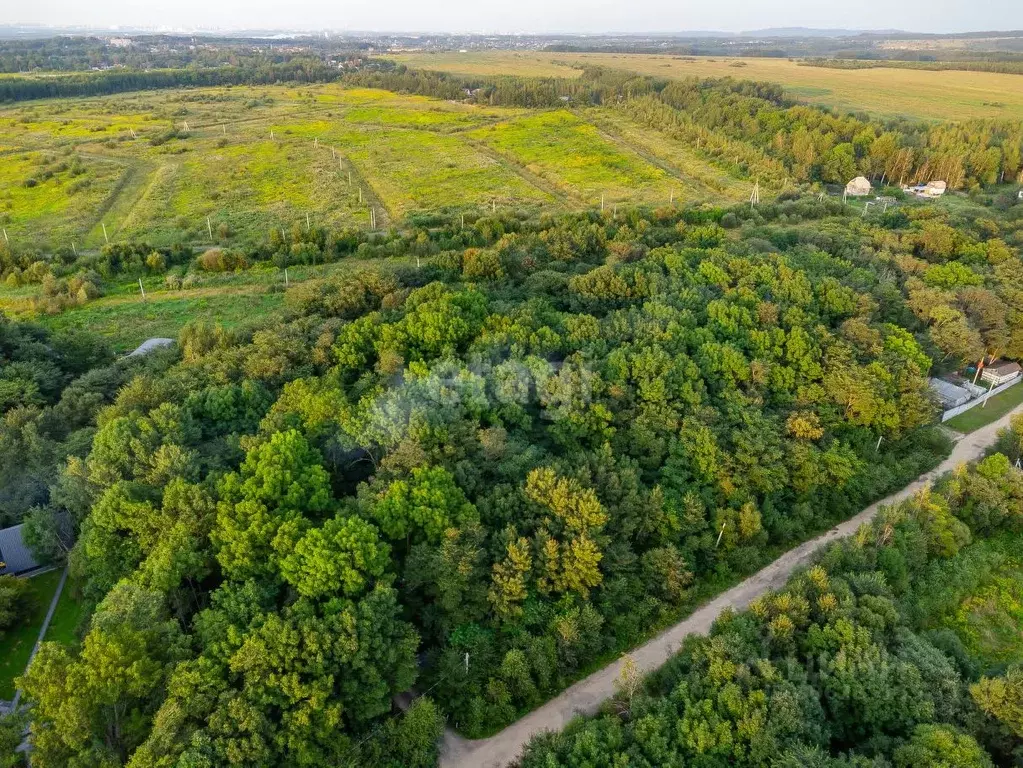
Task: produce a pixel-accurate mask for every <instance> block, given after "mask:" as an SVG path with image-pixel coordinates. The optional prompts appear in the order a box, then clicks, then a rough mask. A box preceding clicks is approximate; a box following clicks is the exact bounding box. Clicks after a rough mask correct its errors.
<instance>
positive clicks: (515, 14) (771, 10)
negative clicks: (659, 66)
mask: <svg viewBox="0 0 1023 768" xmlns="http://www.w3.org/2000/svg"><path fill="white" fill-rule="evenodd" d="M17 22H25V23H46V24H53V25H59V26H63V25H82V24H84V25H96V26H114V25H127V26H134V25H145V26H155V27H159V26H169V27H186V28H187V27H221V28H229V29H239V28H249V29H252V28H274V27H278V28H279V27H287V28H289V29H326V28H332V29H351V30H381V31H426V32H434V31H473V32H477V31H486V32H584V33H585V32H611V31H614V32H677V31H684V30H707V29H712V30H724V31H735V32H737V31H741V30H747V29H758V28H762V27H787V26H804V27H829V28H831V27H842V28H856V29H882V28H896V29H908V30H913V31H920V32H955V31H973V30H989V29H1020V28H1023V2H1021V0H972V1H971V2H966V1H965V0H898V2H892V1H891V0H857V2H834V1H832V2H828V0H774V1H773V2H764V0H170V2H160V1H159V0H156V1H155V2H154V1H153V0H36V1H35V2H17V0H0V23H17Z"/></svg>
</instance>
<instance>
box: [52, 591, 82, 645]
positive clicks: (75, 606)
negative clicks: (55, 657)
mask: <svg viewBox="0 0 1023 768" xmlns="http://www.w3.org/2000/svg"><path fill="white" fill-rule="evenodd" d="M82 612H83V606H82V604H81V603H80V602H78V600H76V599H75V586H74V584H73V583H72V581H71V579H70V578H69V579H68V581H67V583H66V584H65V585H64V591H63V592H61V593H60V599H59V600H58V601H57V610H55V611H54V612H53V618H52V619H50V626H49V628H48V629H47V630H46V639H47V640H54V641H56V642H58V643H64V644H65V645H71V644H73V643H76V642H78V638H77V637H75V629H76V628H77V627H78V622H79V621H80V620H81V618H82Z"/></svg>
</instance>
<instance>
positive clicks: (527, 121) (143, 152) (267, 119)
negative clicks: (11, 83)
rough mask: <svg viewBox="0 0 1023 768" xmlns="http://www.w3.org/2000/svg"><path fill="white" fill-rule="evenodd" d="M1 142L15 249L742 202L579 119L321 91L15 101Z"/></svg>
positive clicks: (679, 162) (686, 160)
mask: <svg viewBox="0 0 1023 768" xmlns="http://www.w3.org/2000/svg"><path fill="white" fill-rule="evenodd" d="M564 70H565V71H566V72H571V71H573V70H571V69H568V68H564ZM0 132H2V136H3V138H2V140H0V160H2V161H3V162H0V224H2V226H3V227H4V228H5V229H6V230H7V233H8V236H9V237H10V239H11V242H12V243H14V244H15V246H16V247H34V248H42V249H52V248H56V247H60V246H63V247H67V248H70V247H71V246H72V244H74V246H75V247H76V248H78V249H86V250H88V249H95V248H99V247H100V246H102V245H103V244H104V243H105V242H107V241H108V239H109V241H110V242H118V241H122V242H123V241H128V240H137V239H145V240H146V241H147V242H149V243H151V244H153V245H156V246H160V245H170V244H172V243H174V242H178V241H186V242H193V243H197V244H198V243H203V242H208V241H209V239H210V235H209V231H210V228H212V229H213V231H214V234H215V236H216V238H217V239H218V241H219V240H220V239H222V238H223V239H225V242H227V243H228V244H246V243H252V242H256V241H258V240H261V239H262V238H263V237H265V235H266V232H267V231H268V230H269V229H270V228H271V227H290V226H291V225H292V224H293V223H294V222H296V221H304V220H305V217H306V216H307V215H308V216H309V217H310V219H311V220H313V221H315V222H316V223H318V224H323V225H327V226H331V227H344V226H356V227H367V226H369V222H370V215H369V208H370V206H372V207H374V208H375V209H376V220H377V225H378V227H380V226H388V225H391V224H397V223H400V222H401V221H402V220H403V219H404V217H406V216H408V215H409V214H410V213H413V212H417V211H422V210H436V209H439V208H450V209H461V210H480V209H484V208H489V207H491V206H493V205H495V204H496V205H507V206H515V207H527V208H528V207H536V208H538V207H543V208H545V209H550V208H554V209H577V208H580V207H584V206H590V205H595V204H598V203H599V200H600V196H601V195H602V194H603V195H605V196H606V198H607V200H609V201H631V202H660V201H662V200H666V199H667V198H668V196H669V195H670V193H671V189H672V188H673V187H675V188H679V189H680V190H684V189H688V188H691V190H692V192H693V194H694V195H695V194H697V193H698V194H699V196H701V197H702V198H704V199H709V200H712V201H713V200H732V199H739V198H741V197H742V195H739V194H738V193H737V189H736V187H737V183H738V181H739V180H738V179H734V178H731V177H730V176H729V173H728V172H726V171H725V170H723V169H721V168H719V167H717V166H715V165H714V164H713V163H712V162H711V161H709V160H707V159H704V158H702V157H700V156H698V155H696V154H695V153H694V152H692V151H691V148H687V147H685V146H683V145H681V144H680V142H678V141H672V140H670V139H668V138H666V137H660V138H656V137H654V138H648V137H645V135H644V132H643V131H637V130H635V126H633V130H627V129H626V127H624V126H623V127H622V130H621V131H620V132H619V133H617V134H616V135H615V136H614V137H609V136H607V135H606V134H605V131H604V130H603V129H602V128H598V127H597V126H596V125H595V124H594V123H593V122H592V121H591V120H590V118H589V117H587V116H586V115H583V114H581V113H570V112H566V111H558V112H535V111H529V110H523V109H510V108H508V109H506V108H491V107H483V106H474V105H468V104H462V103H458V102H449V101H443V100H438V99H429V98H425V97H422V96H409V95H399V94H395V93H390V92H387V91H377V90H370V89H344V88H342V87H340V86H338V85H334V84H330V85H313V86H307V87H303V88H292V87H285V86H268V87H234V88H207V89H181V90H172V91H163V92H141V93H127V94H119V95H116V96H109V97H95V98H87V99H73V100H70V99H68V100H61V99H57V100H45V101H38V102H27V103H24V104H18V105H12V106H7V107H3V108H0ZM360 192H361V195H360ZM746 194H748V191H747V192H746ZM680 197H681V198H685V197H686V194H685V192H684V191H680ZM207 219H208V222H207Z"/></svg>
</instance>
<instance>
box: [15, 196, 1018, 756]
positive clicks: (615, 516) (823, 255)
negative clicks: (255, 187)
mask: <svg viewBox="0 0 1023 768" xmlns="http://www.w3.org/2000/svg"><path fill="white" fill-rule="evenodd" d="M978 226H979V227H981V229H982V230H983V233H982V231H981V230H977V231H976V232H975V233H969V232H967V231H966V230H963V231H962V232H960V231H959V230H951V227H948V225H947V224H942V223H939V222H934V221H931V220H929V218H928V217H927V216H926V215H924V217H923V220H922V221H913V222H910V221H909V219H908V217H907V216H906V214H904V213H899V214H897V215H894V216H893V217H892V218H891V219H886V220H885V221H877V222H871V221H870V220H864V219H862V218H860V217H854V216H850V215H848V209H843V208H842V207H841V206H840V205H839V204H837V203H833V202H819V201H817V200H816V199H815V198H814V199H810V200H806V199H797V200H790V201H786V202H781V203H777V204H771V205H763V206H761V207H760V208H758V209H756V210H754V211H750V209H749V208H748V207H740V208H736V209H734V210H718V209H687V210H680V209H665V210H659V211H646V212H644V211H640V210H632V211H628V212H624V213H619V215H618V216H617V217H612V216H611V215H610V213H608V214H607V215H601V214H599V213H596V212H594V213H589V214H580V215H572V216H565V217H560V218H550V219H544V220H517V219H515V218H513V217H500V216H498V217H494V218H484V219H479V220H477V221H475V222H473V223H472V225H471V226H467V227H466V228H465V229H464V230H455V228H454V227H452V228H451V229H450V230H448V231H447V233H446V234H443V233H444V231H445V230H443V228H442V229H440V230H438V233H440V234H436V237H437V238H438V240H437V242H435V243H433V246H434V247H435V248H436V249H437V250H436V251H435V252H433V253H432V254H431V252H430V248H429V247H428V245H430V243H431V241H430V240H429V239H428V238H427V239H426V240H425V242H423V241H419V240H418V239H417V240H416V241H413V243H407V242H406V244H405V245H401V243H402V242H404V241H401V240H393V241H385V242H382V243H380V244H378V245H376V246H374V245H372V244H370V243H364V244H363V245H365V246H367V248H363V247H362V246H359V247H358V248H357V249H356V251H357V252H360V251H361V253H362V254H363V255H366V253H367V250H371V249H372V248H374V247H379V248H382V249H387V248H389V247H390V248H401V247H406V248H411V247H413V245H415V244H416V243H418V244H419V245H418V247H420V248H422V249H423V250H422V251H421V253H423V254H424V255H426V256H427V259H426V261H425V263H423V265H422V266H421V267H420V268H416V267H415V266H411V265H410V266H408V267H401V268H397V269H390V270H374V271H369V270H367V271H365V272H363V273H361V274H358V275H355V276H353V277H351V278H346V279H344V280H337V281H327V282H321V283H314V284H309V285H304V286H296V287H295V288H292V289H291V290H290V292H289V293H288V296H287V300H288V304H289V306H290V307H291V314H290V319H289V320H288V321H287V322H285V323H283V324H281V325H279V326H275V327H268V328H264V329H262V330H259V331H257V332H255V333H251V334H246V335H244V336H240V337H237V336H233V335H231V334H228V333H226V332H224V331H222V330H220V329H218V328H215V327H210V326H205V325H193V326H191V327H188V328H186V330H185V331H184V332H183V333H182V335H181V338H180V339H179V343H178V345H177V347H176V348H175V349H171V350H167V351H164V352H160V353H157V354H154V355H152V356H149V357H146V358H143V359H128V360H124V361H119V362H117V363H115V364H113V365H112V366H104V360H103V359H102V357H101V356H100V352H99V351H97V352H96V353H94V356H93V358H88V363H87V365H91V366H92V369H91V370H90V371H88V372H87V373H85V374H84V375H82V376H79V377H78V378H77V379H74V378H73V374H74V373H78V372H79V371H80V370H81V368H82V367H83V366H85V365H86V363H76V364H77V365H78V368H72V367H71V366H70V364H68V363H66V362H61V361H62V360H63V359H64V358H63V357H59V356H58V357H57V358H55V359H56V362H54V363H53V364H54V365H57V366H60V365H64V366H65V368H66V370H67V371H68V372H69V373H68V379H69V380H70V383H69V384H68V385H67V386H66V387H65V388H64V390H63V392H62V393H60V394H59V395H58V394H57V393H52V392H51V393H48V394H47V395H46V396H45V397H44V396H42V395H35V394H34V393H32V392H31V388H30V387H29V386H28V385H26V384H24V383H22V380H30V379H31V375H30V373H28V372H26V374H25V375H24V376H18V377H16V378H17V379H18V384H17V385H16V386H14V387H12V391H13V392H14V393H15V394H14V395H13V396H12V397H11V398H9V400H8V402H7V404H6V406H5V408H6V413H5V415H4V432H3V438H2V440H0V443H2V444H4V445H7V446H10V448H9V451H8V452H7V453H6V454H5V456H4V459H3V460H4V462H5V466H6V467H7V471H11V468H12V467H14V466H23V465H24V464H23V461H24V459H23V457H24V456H25V455H28V454H26V450H25V448H24V447H23V446H26V445H29V446H34V447H35V446H38V447H39V449H38V450H37V452H36V453H35V454H32V455H33V456H34V461H37V462H38V463H37V465H36V466H35V467H34V470H36V475H37V476H39V477H43V476H45V475H46V474H47V473H50V474H52V475H53V476H55V478H56V479H55V480H54V482H52V483H51V484H50V485H51V487H50V488H49V489H48V491H39V485H38V484H36V485H34V486H31V487H26V488H25V490H24V492H23V493H21V494H19V495H18V496H17V498H14V499H11V500H9V501H8V502H7V503H8V505H9V506H8V511H7V514H8V515H9V516H11V517H17V516H19V515H27V519H28V520H29V522H30V530H31V540H32V541H33V542H35V543H36V545H37V547H39V548H40V549H41V550H48V551H49V552H50V553H51V554H52V555H54V556H58V555H59V553H60V552H61V551H62V549H63V548H65V547H66V543H67V542H68V541H70V540H71V538H72V537H74V536H75V535H76V534H77V543H76V544H75V545H74V547H73V549H72V551H71V555H70V559H71V564H72V571H73V574H74V576H75V580H76V583H78V584H80V589H81V597H82V599H83V600H84V601H85V602H86V604H87V605H88V606H90V610H91V619H90V620H89V622H88V624H87V625H86V626H83V627H82V631H83V633H84V634H83V636H82V644H81V646H80V647H79V648H74V649H69V648H66V647H63V646H59V645H49V644H48V645H44V648H43V650H42V652H41V655H40V657H39V659H38V660H37V661H36V662H35V663H34V664H33V666H32V668H31V671H30V673H29V674H28V676H27V678H26V679H25V680H24V681H23V685H24V689H25V692H26V696H27V698H28V699H29V700H30V701H32V702H34V709H33V710H32V713H33V714H32V717H33V718H34V725H33V732H34V734H35V735H34V744H35V752H34V755H33V763H34V764H36V765H40V766H63V765H67V764H69V763H73V762H79V763H81V764H83V765H84V764H105V765H121V764H124V765H133V766H142V765H219V764H224V763H225V762H232V761H233V762H236V763H240V764H245V765H268V766H269V765H280V764H289V765H323V764H341V765H347V764H352V765H356V764H358V765H366V764H374V765H376V764H394V765H415V764H430V763H431V761H432V760H433V750H434V746H433V745H434V740H435V738H436V735H437V733H438V728H439V724H440V718H441V717H442V716H443V717H446V718H447V721H448V723H449V724H450V725H452V726H454V727H456V728H457V729H459V730H460V731H462V732H463V733H465V734H467V735H471V736H478V735H483V734H485V733H487V732H489V731H492V730H494V729H496V728H498V727H500V726H501V725H503V724H505V723H507V722H509V721H511V720H512V719H514V718H515V717H516V716H517V715H518V714H519V713H520V712H522V711H525V710H528V709H530V708H532V707H534V706H535V705H536V704H537V703H539V702H540V701H542V700H543V699H544V698H545V697H547V696H550V695H551V694H553V693H555V692H557V691H558V690H560V689H561V688H563V687H564V686H565V685H566V684H568V683H570V682H571V681H572V680H573V679H575V678H576V677H577V676H579V675H580V674H582V673H583V672H585V671H586V670H587V669H589V668H590V667H591V666H592V665H594V664H597V663H599V662H600V661H601V660H602V659H605V658H607V657H608V656H609V655H611V654H615V653H618V652H620V651H621V650H624V649H625V648H627V647H629V646H631V645H632V644H634V643H636V642H637V641H639V640H641V639H642V638H644V637H646V636H647V635H649V633H650V632H651V630H652V629H654V628H656V627H658V626H661V625H663V624H666V623H668V622H670V621H672V620H673V619H674V618H676V617H677V616H678V615H680V614H681V613H683V612H685V611H686V610H688V609H690V608H691V607H692V605H693V604H694V603H695V602H697V601H699V600H700V599H702V598H703V597H705V596H706V595H707V594H709V593H711V592H713V591H716V590H717V589H720V588H721V587H722V586H723V585H726V584H728V583H730V582H731V581H733V580H734V579H736V578H737V577H739V576H740V575H742V574H746V573H749V572H751V571H752V570H754V569H755V568H757V567H758V566H760V565H762V564H764V563H766V562H767V561H768V560H770V559H771V557H772V556H773V554H774V553H776V552H777V551H779V550H780V549H782V548H786V547H788V546H789V545H791V544H792V543H794V542H798V541H800V540H803V539H805V538H806V537H808V536H809V535H811V534H812V533H814V532H815V531H818V530H821V529H823V528H825V527H827V526H828V525H831V524H832V523H833V522H834V521H836V520H840V519H843V518H846V517H849V516H850V515H852V514H853V513H855V512H856V511H858V510H859V509H860V508H861V507H862V506H864V505H865V504H866V503H867V502H868V501H870V500H872V499H874V498H877V497H879V496H882V495H884V494H885V493H887V492H889V491H891V490H893V489H895V488H898V487H901V486H902V485H904V484H905V483H906V482H907V481H908V480H910V479H912V478H914V477H916V476H917V475H918V474H920V473H921V472H922V471H924V470H926V469H927V468H929V467H930V466H933V465H934V464H935V463H937V461H938V460H939V459H940V458H941V457H943V456H944V455H945V453H946V452H947V450H948V444H947V439H946V438H945V437H944V436H943V435H941V434H940V433H939V432H937V431H935V430H934V429H933V428H932V427H931V426H930V425H931V423H932V419H933V414H934V406H933V404H932V403H931V400H930V398H929V395H928V391H927V387H926V379H925V377H926V374H927V372H928V370H929V369H930V368H931V367H932V364H933V363H932V361H933V360H937V361H939V362H940V361H941V360H942V359H943V358H945V357H948V356H950V355H954V356H958V355H959V354H960V352H961V353H963V354H964V355H965V356H966V357H969V356H972V355H973V354H974V353H975V352H976V351H978V349H983V348H985V345H986V344H994V343H1001V341H996V339H995V337H994V336H990V337H989V336H986V335H985V334H987V333H994V332H996V331H1001V332H1004V333H1005V334H1007V335H1006V336H1005V340H1006V341H1007V343H1008V342H1012V343H1017V342H1015V341H1013V340H1014V339H1015V338H1016V334H1015V328H1016V325H1015V324H1014V323H1013V324H1007V325H1004V326H1001V327H999V328H998V329H988V328H986V327H985V326H982V325H972V324H971V323H973V322H976V321H975V319H974V318H972V316H970V315H969V314H968V313H967V312H966V311H964V310H963V309H961V308H960V307H961V306H962V305H961V304H960V302H962V297H961V294H962V292H963V291H969V290H973V291H980V292H984V295H985V297H987V300H988V301H991V302H999V301H1002V300H1003V299H1001V298H1000V296H1002V295H1007V294H1006V292H1009V291H1011V290H1013V287H1012V278H1011V277H1010V274H1011V273H1010V274H1006V273H1005V272H1004V270H1003V271H1002V272H999V265H1000V264H1003V263H1004V262H1005V259H1004V258H1003V256H1004V252H1005V251H1006V250H1007V246H1006V245H1005V244H1004V243H1002V241H1000V240H998V239H997V238H995V237H994V236H993V235H994V234H995V233H994V232H993V231H992V230H990V229H983V226H984V225H978ZM995 226H996V228H997V227H998V225H995ZM1011 226H1012V225H1011V223H1010V224H1008V225H1007V228H1011ZM935 227H946V228H948V229H949V230H951V231H953V232H955V233H956V235H955V237H954V238H953V240H952V241H950V242H946V241H945V240H944V239H942V238H941V237H939V236H938V235H939V234H942V233H945V230H935V229H934V228H935ZM945 234H947V233H945ZM442 236H443V237H446V238H448V240H446V241H443V243H444V249H443V250H440V245H439V244H440V242H442V241H441V240H440V238H441V237H442ZM459 238H460V239H459ZM278 247H283V245H282V244H280V245H279V246H278ZM1011 261H1012V262H1013V263H1017V264H1018V259H1016V258H1015V257H1013V258H1012V259H1011ZM413 263H414V262H413ZM900 264H901V265H902V266H901V267H900V266H899V265H900ZM907 265H908V266H907ZM902 269H905V272H902V271H900V270H902ZM928 270H932V271H930V272H929V271H928ZM918 275H919V276H918ZM971 276H972V277H971ZM918 291H924V292H926V293H925V294H921V295H918ZM939 302H940V303H939ZM969 304H970V305H972V302H970V303H969ZM5 327H9V328H10V331H9V333H10V335H11V336H12V337H13V338H15V339H21V338H26V337H27V338H38V340H39V342H38V344H37V345H36V346H35V347H33V348H25V349H22V348H21V347H19V346H17V345H16V344H11V345H10V346H11V348H12V349H15V350H19V351H16V352H12V353H11V354H12V355H13V354H18V355H20V356H21V357H23V358H25V359H26V360H28V359H31V360H32V361H35V360H46V359H48V358H51V357H54V356H55V355H57V352H58V350H59V349H60V347H59V344H60V343H61V340H60V339H58V338H56V337H53V338H47V337H45V336H44V335H43V334H42V333H41V332H39V331H37V330H35V329H33V328H31V327H25V326H22V325H21V324H17V323H9V324H8V326H5ZM952 340H955V341H952ZM961 342H962V343H966V344H967V346H965V347H963V348H962V349H959V347H958V346H956V345H957V344H959V343H961ZM974 343H975V344H977V345H979V347H978V349H974V348H973V347H972V346H971V345H972V344H974ZM21 346H22V347H23V346H24V345H21ZM946 347H947V348H946ZM81 359H83V360H84V359H85V358H81ZM22 392H24V393H26V394H24V395H19V394H18V393H22ZM76 403H81V404H82V405H75V404H76ZM68 410H73V411H74V412H75V414H76V416H77V417H78V419H79V420H78V421H73V422H69V421H68V420H67V419H66V418H63V417H62V416H61V414H63V413H66V412H67V411H68ZM93 417H94V423H95V425H96V426H95V427H94V428H93V427H90V426H87V425H89V424H91V423H92V422H93ZM83 430H84V431H83ZM879 436H883V437H884V438H885V441H884V443H883V445H882V447H881V448H880V450H878V448H877V445H876V444H877V438H878V437H879ZM29 505H31V506H29ZM26 507H27V508H26ZM466 654H469V663H468V665H466V662H465V659H466ZM113 670H117V673H116V674H113V673H112V672H113ZM412 686H415V687H416V688H417V689H419V690H421V691H429V694H428V697H427V698H424V699H421V700H420V702H419V704H418V705H417V707H416V709H415V710H414V712H415V717H409V716H407V715H406V716H404V717H399V718H396V719H392V718H390V717H389V712H390V711H391V697H392V696H393V695H395V694H397V693H399V692H402V691H404V690H406V689H408V688H409V687H412ZM432 702H436V703H432ZM387 761H391V762H387Z"/></svg>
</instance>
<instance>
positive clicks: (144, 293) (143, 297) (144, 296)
mask: <svg viewBox="0 0 1023 768" xmlns="http://www.w3.org/2000/svg"><path fill="white" fill-rule="evenodd" d="M139 290H140V291H142V301H145V300H146V289H145V288H143V287H142V278H141V277H140V278H139Z"/></svg>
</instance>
